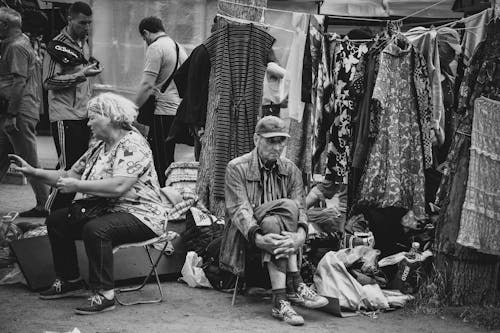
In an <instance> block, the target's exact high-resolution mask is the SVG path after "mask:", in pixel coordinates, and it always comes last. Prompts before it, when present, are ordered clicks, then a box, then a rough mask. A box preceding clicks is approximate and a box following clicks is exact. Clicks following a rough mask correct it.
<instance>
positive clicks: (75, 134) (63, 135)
mask: <svg viewBox="0 0 500 333" xmlns="http://www.w3.org/2000/svg"><path fill="white" fill-rule="evenodd" d="M87 122H88V119H82V120H60V121H54V122H52V123H51V124H50V126H51V132H52V137H53V138H54V144H55V146H56V151H57V156H58V157H59V159H58V163H57V166H56V169H64V170H69V169H71V167H72V166H73V164H75V162H76V161H78V159H79V158H80V157H81V156H82V155H83V154H84V153H85V152H86V151H87V149H88V148H89V140H90V129H89V127H88V126H87ZM74 198H75V194H74V193H59V191H57V190H56V189H55V188H53V189H52V192H51V193H50V196H49V199H48V200H47V203H46V204H45V208H46V209H47V210H49V211H50V210H57V209H60V208H64V207H69V205H71V202H72V201H73V199H74Z"/></svg>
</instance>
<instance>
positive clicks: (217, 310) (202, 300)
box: [0, 138, 481, 333]
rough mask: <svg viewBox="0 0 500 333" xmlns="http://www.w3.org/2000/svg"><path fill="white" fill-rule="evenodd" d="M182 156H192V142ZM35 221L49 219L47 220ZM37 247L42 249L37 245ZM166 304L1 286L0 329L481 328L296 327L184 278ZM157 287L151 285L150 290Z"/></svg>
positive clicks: (28, 198)
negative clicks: (109, 301) (49, 297)
mask: <svg viewBox="0 0 500 333" xmlns="http://www.w3.org/2000/svg"><path fill="white" fill-rule="evenodd" d="M40 147H41V152H40V155H41V160H42V165H44V166H45V167H53V166H54V165H55V150H54V149H53V147H52V145H51V140H50V138H40ZM179 154H180V155H181V156H180V157H179V158H178V159H191V156H192V152H191V150H190V149H189V148H187V147H185V146H184V147H182V148H181V149H180V150H179ZM34 202H35V201H34V197H33V194H32V192H31V190H30V187H29V186H28V185H25V186H18V185H6V184H0V214H3V213H5V212H8V211H11V210H17V211H22V210H25V209H29V208H31V207H32V206H33V205H34ZM32 221H34V222H38V223H43V220H42V219H33V220H32ZM33 250H34V251H36V249H33ZM162 285H163V289H164V291H165V292H166V295H167V298H166V301H165V302H164V303H161V304H155V305H139V306H132V307H122V306H117V308H116V309H115V311H113V312H108V313H106V314H100V315H97V316H91V317H88V316H78V315H75V314H73V308H74V307H76V306H78V305H80V304H82V302H85V299H83V298H80V299H66V300H57V301H42V300H40V299H38V298H37V294H36V293H34V292H31V291H29V290H28V289H27V288H26V287H24V286H22V285H13V286H0V333H7V332H21V333H31V332H46V331H51V332H68V331H71V330H72V329H73V328H75V327H77V328H78V329H79V330H80V331H81V332H83V333H87V332H147V333H154V332H165V331H169V332H187V331H189V332H289V331H296V332H368V331H369V332H418V333H426V332H429V333H430V332H450V333H451V332H481V330H478V329H475V328H472V327H470V326H467V324H464V323H463V322H461V321H459V320H458V319H455V318H452V317H438V316H424V315H415V314H413V313H411V312H409V311H405V310H399V311H395V312H391V313H384V314H379V315H378V316H377V318H369V317H366V316H358V317H353V318H342V319H341V318H336V317H333V316H331V315H329V314H326V313H322V312H318V311H310V310H303V309H300V310H299V311H300V313H301V314H303V316H304V318H305V320H306V325H305V326H304V327H303V328H292V327H289V326H287V325H285V324H283V323H280V322H278V321H276V320H274V319H273V318H271V316H270V304H269V301H263V300H255V299H251V298H247V297H244V296H238V298H237V303H236V306H235V307H234V308H233V307H231V299H230V295H228V294H224V293H220V292H216V291H213V290H199V289H191V288H188V287H187V286H185V285H183V284H180V283H178V282H164V283H163V284H162ZM151 291H152V286H151V285H149V286H147V290H146V293H150V292H151Z"/></svg>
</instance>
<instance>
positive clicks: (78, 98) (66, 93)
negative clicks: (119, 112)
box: [43, 27, 91, 122]
mask: <svg viewBox="0 0 500 333" xmlns="http://www.w3.org/2000/svg"><path fill="white" fill-rule="evenodd" d="M54 40H57V41H60V42H63V43H66V44H68V45H69V46H71V47H73V48H76V49H80V50H82V52H83V54H84V55H85V58H86V59H88V58H89V56H90V50H89V46H88V44H87V43H84V44H83V48H82V47H81V46H80V45H79V44H78V43H77V42H76V41H75V40H73V38H71V37H70V35H69V33H68V28H67V27H66V28H64V29H63V31H62V32H61V33H60V34H59V35H57V36H56V37H55V38H54ZM83 66H85V65H78V66H63V65H62V64H59V63H57V62H56V61H55V60H54V59H52V57H51V56H50V55H49V54H48V53H47V52H46V53H45V57H44V60H43V86H44V87H45V89H47V90H48V91H49V119H50V121H51V122H52V121H59V120H79V119H85V118H87V102H88V101H89V99H90V97H91V87H90V81H89V80H87V78H86V77H85V76H84V75H82V74H77V73H78V71H80V70H81V69H82V67H83Z"/></svg>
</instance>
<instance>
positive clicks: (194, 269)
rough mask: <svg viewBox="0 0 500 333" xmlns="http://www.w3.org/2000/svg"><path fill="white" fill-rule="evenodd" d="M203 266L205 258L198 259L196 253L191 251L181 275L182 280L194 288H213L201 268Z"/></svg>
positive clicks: (187, 255)
mask: <svg viewBox="0 0 500 333" xmlns="http://www.w3.org/2000/svg"><path fill="white" fill-rule="evenodd" d="M202 264H203V258H201V257H198V255H197V254H196V252H194V251H189V252H188V253H187V254H186V261H185V262H184V266H182V270H181V274H182V280H183V281H184V282H186V283H187V284H188V286H190V287H192V288H196V287H201V288H212V285H211V284H210V282H209V281H208V279H207V277H206V276H205V272H203V269H202V268H201V266H202Z"/></svg>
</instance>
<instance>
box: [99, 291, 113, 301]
mask: <svg viewBox="0 0 500 333" xmlns="http://www.w3.org/2000/svg"><path fill="white" fill-rule="evenodd" d="M101 295H102V296H104V297H105V298H106V299H107V300H110V301H111V300H112V299H114V298H115V290H114V289H111V290H101Z"/></svg>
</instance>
